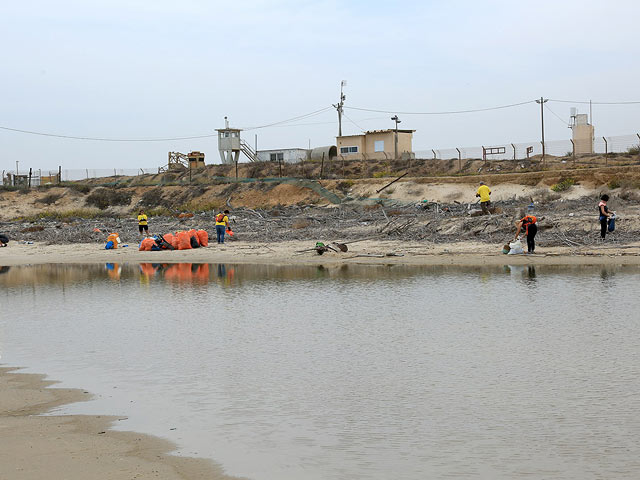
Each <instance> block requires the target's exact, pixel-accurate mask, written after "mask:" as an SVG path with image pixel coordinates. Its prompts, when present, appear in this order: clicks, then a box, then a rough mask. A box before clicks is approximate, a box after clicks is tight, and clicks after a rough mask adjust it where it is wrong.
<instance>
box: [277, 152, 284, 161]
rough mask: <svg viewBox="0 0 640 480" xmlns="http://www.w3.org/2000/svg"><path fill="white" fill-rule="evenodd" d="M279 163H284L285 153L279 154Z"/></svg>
mask: <svg viewBox="0 0 640 480" xmlns="http://www.w3.org/2000/svg"><path fill="white" fill-rule="evenodd" d="M278 161H279V162H281V161H284V153H279V154H278Z"/></svg>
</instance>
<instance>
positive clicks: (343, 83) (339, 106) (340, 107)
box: [333, 80, 347, 137]
mask: <svg viewBox="0 0 640 480" xmlns="http://www.w3.org/2000/svg"><path fill="white" fill-rule="evenodd" d="M346 86H347V81H346V80H342V81H341V82H340V101H339V102H338V103H336V104H333V108H335V109H336V110H337V111H338V136H339V137H341V136H342V111H343V107H344V101H345V100H346V98H347V97H346V96H345V95H344V94H343V93H342V89H343V87H346Z"/></svg>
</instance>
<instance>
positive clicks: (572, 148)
mask: <svg viewBox="0 0 640 480" xmlns="http://www.w3.org/2000/svg"><path fill="white" fill-rule="evenodd" d="M569 141H570V142H571V157H573V163H574V164H575V163H576V142H574V141H573V140H572V139H570V140H569Z"/></svg>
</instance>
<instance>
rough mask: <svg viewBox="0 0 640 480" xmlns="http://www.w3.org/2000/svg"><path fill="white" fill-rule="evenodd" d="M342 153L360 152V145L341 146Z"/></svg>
mask: <svg viewBox="0 0 640 480" xmlns="http://www.w3.org/2000/svg"><path fill="white" fill-rule="evenodd" d="M340 153H346V154H349V153H358V147H340Z"/></svg>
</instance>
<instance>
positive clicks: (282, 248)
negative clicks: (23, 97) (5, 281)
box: [0, 240, 640, 266]
mask: <svg viewBox="0 0 640 480" xmlns="http://www.w3.org/2000/svg"><path fill="white" fill-rule="evenodd" d="M314 245H315V241H313V240H308V241H306V240H296V241H288V242H277V243H266V242H259V243H256V242H243V241H233V242H229V243H226V244H225V245H224V246H219V245H217V244H214V245H210V246H209V247H203V248H199V249H193V250H179V251H159V252H140V251H138V249H137V247H136V246H134V245H132V246H130V247H126V248H119V249H117V250H104V248H103V246H102V244H99V243H83V244H65V245H46V244H44V243H34V244H24V243H10V244H9V246H8V247H7V248H3V249H0V265H1V266H18V265H42V264H62V263H69V264H82V263H85V264H86V263H225V264H267V265H309V266H317V265H349V264H357V265H363V264H365V265H366V264H370V265H409V266H436V265H460V266H483V265H493V266H495V265H530V264H532V265H612V264H620V265H640V242H636V243H633V244H628V245H618V244H614V243H604V244H601V245H596V246H588V247H580V248H570V247H544V246H543V245H540V246H538V248H537V250H538V251H537V253H536V254H535V255H505V254H503V253H502V252H501V246H496V245H493V244H489V243H482V242H458V243H448V244H444V243H440V244H432V243H425V242H406V241H397V240H366V241H359V242H352V243H350V244H348V248H349V251H348V252H344V253H343V252H331V251H330V252H327V253H325V254H324V255H318V254H317V253H316V252H315V251H309V249H311V248H312V247H313V246H314ZM301 250H307V251H305V252H301V253H300V251H301Z"/></svg>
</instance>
